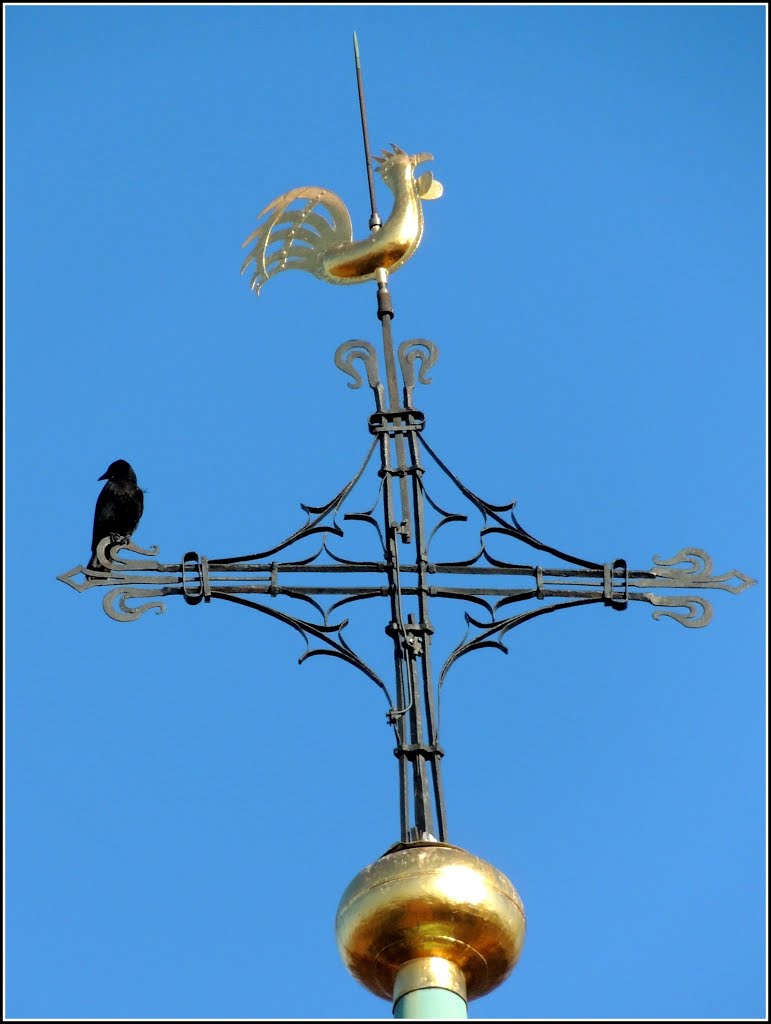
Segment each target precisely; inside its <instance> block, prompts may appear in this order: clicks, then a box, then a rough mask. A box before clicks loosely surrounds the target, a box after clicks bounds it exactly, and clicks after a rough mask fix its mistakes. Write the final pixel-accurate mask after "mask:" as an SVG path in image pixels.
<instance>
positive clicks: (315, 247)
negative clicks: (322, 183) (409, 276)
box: [241, 144, 443, 295]
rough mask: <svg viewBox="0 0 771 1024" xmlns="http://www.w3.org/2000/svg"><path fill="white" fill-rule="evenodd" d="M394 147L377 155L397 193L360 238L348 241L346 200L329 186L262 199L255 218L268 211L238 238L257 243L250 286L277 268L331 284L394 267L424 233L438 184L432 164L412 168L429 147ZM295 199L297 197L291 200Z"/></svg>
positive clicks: (381, 169)
mask: <svg viewBox="0 0 771 1024" xmlns="http://www.w3.org/2000/svg"><path fill="white" fill-rule="evenodd" d="M391 148H392V150H393V152H391V153H389V152H387V151H386V150H383V156H376V157H375V160H376V161H377V163H378V166H377V170H378V172H379V173H380V175H381V177H382V179H383V181H384V182H385V183H386V185H387V186H388V188H389V189H390V190H391V191H392V192H393V194H394V205H393V209H392V211H391V215H390V216H389V217H388V219H387V220H386V222H385V224H383V226H382V227H378V228H373V229H372V231H371V232H370V235H369V237H368V238H365V239H363V240H362V241H360V242H354V241H353V226H352V224H351V218H350V215H349V213H348V210H347V209H346V207H345V204H344V203H343V201H342V200H341V199H340V197H339V196H337V195H335V193H334V192H329V191H327V189H323V188H318V187H317V186H315V185H308V186H305V187H303V188H295V189H292V191H291V192H285V193H284V194H283V195H280V196H278V198H277V199H274V200H273V202H272V203H269V204H268V205H267V206H266V207H265V209H264V210H263V211H262V212H261V213H260V214H259V215H258V220H259V219H260V218H262V217H265V218H266V219H265V220H264V221H263V223H262V224H260V225H259V227H258V228H257V229H256V230H255V231H253V232H252V233H251V235H249V237H248V238H247V239H246V241H245V242H244V243H243V248H245V247H246V246H247V245H251V244H252V243H253V242H254V243H255V244H254V246H253V248H252V250H251V251H250V253H249V255H248V256H247V257H246V259H245V260H244V262H243V264H242V266H241V273H242V274H243V272H244V271H245V270H246V268H247V267H248V266H249V264H250V263H252V262H253V263H254V272H253V274H252V277H251V281H250V287H251V289H252V291H253V292H254V293H255V294H256V295H259V292H260V288H262V286H263V285H264V284H265V282H266V281H267V280H268V278H270V277H274V276H275V275H276V274H279V273H281V271H282V270H307V271H308V273H310V274H313V275H314V277H318V278H320V279H321V280H322V281H328V282H329V283H330V284H359V283H361V282H362V281H374V280H375V274H376V272H377V271H378V270H379V269H381V268H383V269H385V270H388V271H389V272H390V273H393V272H394V271H395V270H398V269H399V267H402V266H404V264H405V263H406V262H407V260H408V259H409V258H410V257H411V256H412V254H413V253H414V252H415V250H416V249H417V247H418V245H420V239H421V237H422V235H423V205H422V204H423V200H425V199H438V198H439V197H440V196H441V194H442V191H443V189H442V186H441V185H440V183H439V182H438V181H436V180H435V179H434V176H433V175H432V174H431V172H430V171H426V172H425V173H423V174H421V175H419V176H418V177H417V178H416V177H415V175H414V174H413V171H414V170H415V168H416V167H417V166H418V165H419V164H423V163H425V162H426V161H428V160H433V159H434V158H433V156H432V155H431V154H430V153H416V154H413V155H412V156H411V155H410V154H409V153H405V152H404V150H403V149H399V147H398V146H395V145H393V144H392V147H391ZM294 204H301V205H297V206H296V207H295V208H292V207H293V205H294ZM322 214H323V215H324V216H322Z"/></svg>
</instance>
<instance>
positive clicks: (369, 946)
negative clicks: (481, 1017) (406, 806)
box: [335, 842, 525, 999]
mask: <svg viewBox="0 0 771 1024" xmlns="http://www.w3.org/2000/svg"><path fill="white" fill-rule="evenodd" d="M335 931H336V934H337V945H338V948H339V950H340V955H341V957H342V959H343V962H344V963H345V966H346V967H347V968H348V970H349V971H350V972H351V974H352V975H353V976H354V978H356V979H357V980H358V981H360V982H361V983H362V985H364V986H365V987H366V988H368V989H369V990H370V991H371V992H374V993H375V995H378V996H382V997H383V998H384V999H391V998H392V997H393V990H394V981H395V979H396V975H397V973H398V972H399V970H400V968H402V967H403V966H404V965H405V964H407V963H409V962H410V961H412V960H417V959H420V958H426V957H440V958H442V959H444V960H447V961H449V962H450V963H451V964H454V965H455V966H456V967H458V968H459V969H460V970H461V971H462V973H463V977H464V978H465V982H466V993H465V998H467V999H475V998H477V997H478V996H483V995H485V994H486V993H487V992H490V991H492V989H494V988H496V987H497V986H498V985H500V984H501V982H502V981H504V980H505V979H506V978H507V977H508V976H509V974H510V973H511V971H512V970H513V968H514V965H515V964H516V963H517V960H518V959H519V955H520V953H521V952H522V945H523V943H524V940H525V914H524V910H523V908H522V901H521V900H520V898H519V895H518V893H517V891H516V889H515V888H514V886H513V885H512V884H511V882H510V881H509V880H508V878H507V877H506V876H505V875H504V874H503V873H502V872H500V871H498V869H497V868H494V867H493V866H492V864H488V863H487V861H484V860H482V859H481V858H480V857H475V856H474V855H473V854H471V853H468V852H467V851H466V850H462V849H461V848H460V847H458V846H451V845H450V844H449V843H438V842H420V843H401V844H399V845H397V846H395V847H394V848H393V849H392V850H390V851H389V852H388V853H386V854H384V855H383V856H382V857H380V859H379V860H376V861H375V863H374V864H370V865H369V866H368V867H366V868H364V870H363V871H361V872H360V873H359V874H358V875H357V876H356V878H354V880H353V881H352V882H351V884H350V885H349V886H348V888H347V889H346V890H345V892H344V893H343V896H342V899H341V900H340V906H339V907H338V910H337V921H336V925H335Z"/></svg>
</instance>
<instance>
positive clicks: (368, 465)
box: [59, 283, 755, 842]
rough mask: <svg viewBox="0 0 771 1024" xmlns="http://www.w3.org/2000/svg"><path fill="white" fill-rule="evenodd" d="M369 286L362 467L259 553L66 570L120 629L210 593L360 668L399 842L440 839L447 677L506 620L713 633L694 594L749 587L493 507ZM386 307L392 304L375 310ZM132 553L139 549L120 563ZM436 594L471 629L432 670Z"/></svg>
mask: <svg viewBox="0 0 771 1024" xmlns="http://www.w3.org/2000/svg"><path fill="white" fill-rule="evenodd" d="M384 292H385V293H386V295H385V296H384V295H383V293H384ZM378 294H379V313H378V315H379V316H380V321H381V325H382V342H383V350H382V360H383V369H384V371H385V373H384V378H385V386H384V384H383V375H382V374H381V366H380V363H379V359H378V353H377V350H376V348H375V346H374V345H373V344H372V343H371V342H369V341H365V340H361V339H352V340H350V341H346V342H344V343H343V344H342V345H340V347H339V348H338V349H337V352H336V353H335V363H336V365H337V366H338V367H339V368H340V369H341V370H343V372H344V373H346V374H347V375H348V376H350V378H351V381H350V382H349V385H348V386H349V387H350V388H354V389H356V388H360V387H361V386H362V385H363V383H364V379H365V377H366V381H367V383H368V385H369V387H370V388H371V390H372V392H373V397H374V406H375V408H374V412H373V413H372V414H371V415H370V417H369V431H370V434H371V435H372V441H371V443H370V445H369V447H368V449H367V451H366V453H365V455H364V458H363V460H362V463H361V465H360V466H359V468H358V470H357V471H356V473H355V474H354V476H353V477H352V478H351V480H350V481H349V482H348V483H347V484H346V485H345V486H344V487H343V488H342V489H341V490H340V491H339V492H338V493H337V494H336V495H335V496H334V497H333V498H332V499H331V500H330V501H328V502H326V503H325V504H323V505H303V506H302V508H303V510H304V511H305V513H306V517H307V518H306V521H305V523H303V525H302V526H300V527H299V528H298V529H297V530H295V531H294V532H293V533H292V534H290V535H289V537H287V538H286V539H285V540H283V541H282V542H281V543H279V544H277V545H275V546H274V547H271V548H268V549H266V550H264V551H258V552H254V553H250V554H245V555H235V556H228V557H216V558H207V557H205V556H203V555H201V554H199V553H197V552H195V551H188V552H187V553H186V554H185V555H184V556H183V558H182V559H181V561H180V562H179V563H174V564H166V563H161V562H159V561H157V560H156V556H157V554H158V551H157V549H150V550H147V549H143V548H140V547H138V546H137V545H135V544H133V543H126V542H123V541H118V542H117V543H115V544H113V543H112V541H111V539H110V538H105V539H104V540H103V541H102V542H101V543H100V544H99V545H98V547H97V558H98V559H99V561H100V563H101V564H102V565H103V566H104V570H103V571H102V572H97V571H94V570H87V569H86V567H84V566H83V565H79V566H76V567H75V568H74V569H71V570H70V571H69V572H67V573H64V574H62V575H61V576H59V579H60V580H62V582H64V583H67V584H68V585H69V586H71V587H73V588H74V589H75V590H78V591H81V592H82V591H86V590H90V589H92V588H94V587H100V588H106V591H107V592H106V593H105V596H104V610H105V611H106V613H107V614H108V615H109V616H110V617H111V618H113V619H116V620H118V621H122V622H128V621H134V620H136V619H138V618H140V616H141V615H143V614H144V613H145V612H147V611H149V610H151V609H153V610H155V611H156V612H157V613H160V612H162V611H163V610H164V608H165V604H164V601H163V600H162V599H164V598H167V597H171V596H175V595H178V596H181V597H183V598H184V600H185V601H186V602H187V603H188V604H190V605H196V604H200V603H204V604H206V603H209V602H210V601H212V600H214V599H216V600H223V601H230V602H232V603H235V604H240V605H244V606H246V607H248V608H253V609H255V610H257V611H260V612H263V613H264V614H266V615H269V616H271V617H272V618H274V619H277V620H278V621H280V622H284V623H286V624H287V625H289V626H291V627H292V628H293V629H295V630H296V631H297V632H298V633H299V634H300V635H301V636H302V637H303V639H304V640H305V643H306V649H305V652H304V653H303V654H302V656H301V657H300V659H299V660H300V662H304V661H306V660H307V659H309V658H311V657H313V656H316V655H328V656H332V657H335V658H338V659H340V660H342V661H344V662H346V663H347V664H349V665H351V666H353V667H354V668H356V669H357V670H358V671H360V672H361V673H363V675H365V676H366V677H367V678H368V679H370V680H371V681H372V682H374V683H375V684H376V685H377V686H378V688H379V689H380V690H381V691H382V692H383V694H384V696H385V697H386V699H387V702H388V710H387V713H386V718H387V722H388V724H389V725H390V726H391V727H392V729H393V733H394V738H395V750H394V753H395V754H396V757H397V760H398V765H399V803H400V818H401V839H402V841H403V842H406V841H410V840H414V839H415V838H419V837H420V836H422V835H430V836H434V837H435V838H437V839H440V840H446V838H447V823H446V813H445V805H444V796H443V792H442V782H441V758H442V755H443V750H442V748H441V746H440V743H439V703H440V697H441V692H442V687H443V684H444V682H445V679H446V677H447V674H448V672H449V671H450V670H451V668H452V667H453V666H454V665H455V664H456V663H457V662H458V660H459V659H460V658H462V657H465V656H466V655H467V654H470V653H472V652H473V651H477V650H482V649H485V648H492V649H497V650H500V651H503V652H504V653H505V652H507V647H506V645H505V643H504V639H505V637H506V634H507V633H509V632H510V630H512V629H513V628H514V627H515V626H519V625H521V624H523V623H525V622H527V621H529V620H531V619H533V618H536V617H537V616H540V615H544V614H547V613H551V612H555V611H559V610H563V609H567V608H575V607H579V606H584V605H590V604H600V605H604V606H606V607H608V608H612V609H615V610H617V611H622V610H624V609H625V608H626V607H627V606H628V604H629V603H630V602H633V601H645V602H647V603H648V604H651V605H653V606H654V609H655V610H654V612H653V617H654V618H657V619H658V618H661V617H669V618H672V619H674V620H675V621H677V622H680V623H681V624H682V625H684V626H688V627H692V628H693V627H701V626H706V625H707V624H708V623H709V621H710V620H711V617H712V606H711V603H710V601H708V600H707V599H706V598H705V597H703V596H694V595H693V594H692V591H694V590H702V591H703V590H714V589H720V590H725V591H728V592H729V593H733V594H738V593H740V592H741V591H742V590H745V589H746V588H747V587H749V586H751V585H752V584H753V583H755V580H752V579H750V578H749V577H748V576H746V575H744V573H741V572H738V571H736V570H732V571H731V572H728V573H724V574H722V575H719V576H716V575H714V573H713V566H712V561H711V559H710V557H709V555H707V553H706V552H704V551H702V550H700V549H698V548H684V549H682V550H681V551H679V552H678V553H677V554H676V555H674V556H673V557H672V558H668V559H662V558H660V557H659V556H658V555H656V556H654V558H653V564H652V566H651V567H650V568H648V569H629V568H628V567H627V563H626V562H625V561H624V559H621V558H617V559H615V560H613V561H610V562H607V563H602V562H595V561H590V560H587V559H584V558H579V557H576V556H574V555H570V554H567V553H566V552H564V551H561V550H559V549H558V548H556V547H554V546H552V545H549V544H546V543H544V542H543V541H541V540H538V539H536V538H535V537H534V536H533V535H532V534H530V533H528V531H527V530H525V529H524V527H523V526H522V525H521V524H520V522H519V520H518V519H517V517H516V516H515V515H514V503H513V502H512V503H510V504H508V505H494V504H492V503H490V502H488V501H486V500H484V499H483V498H481V497H479V496H478V495H476V494H475V493H474V492H473V491H471V490H470V489H469V488H468V487H466V485H465V484H463V483H462V482H461V480H460V479H459V478H458V476H457V475H456V474H455V473H453V472H452V470H451V469H450V468H449V467H448V466H447V464H446V463H445V462H444V461H443V460H442V459H441V458H440V457H439V455H438V454H437V453H436V452H435V450H434V449H433V447H432V446H431V445H430V444H429V443H428V441H427V440H426V438H425V436H424V428H425V417H424V416H423V414H422V413H421V412H420V411H419V410H418V409H416V408H415V405H414V391H415V388H416V386H417V385H418V384H429V383H430V377H429V372H430V371H431V369H432V367H433V366H434V364H435V363H436V360H437V358H438V354H439V353H438V349H437V347H436V345H434V343H433V342H431V341H428V340H426V339H424V338H415V339H411V340H407V341H403V342H402V343H401V344H400V345H399V346H398V349H396V351H394V343H393V338H392V334H391V319H392V315H393V313H392V308H393V307H392V303H391V302H390V296H389V295H388V288H387V284H386V283H381V284H380V285H379V289H378ZM384 306H385V307H386V308H390V310H391V311H390V312H385V313H383V307H384ZM399 378H401V379H399ZM376 452H377V454H378V455H379V459H377V457H376V455H375V453H376ZM378 463H379V465H378ZM375 469H376V473H375V472H374V471H375ZM368 471H369V474H370V476H372V477H374V479H372V480H370V478H369V476H368V475H367V473H368ZM432 474H436V478H437V479H438V480H443V481H444V482H445V483H446V484H447V486H448V489H449V491H450V493H451V494H455V495H456V497H459V498H460V499H462V501H463V502H464V503H465V506H466V511H463V512H459V511H452V510H447V509H445V508H443V507H442V505H441V504H440V503H439V500H438V499H437V498H436V497H435V496H433V495H432V492H431V490H430V488H429V482H428V481H429V480H430V479H433V476H432ZM365 481H366V483H367V484H368V485H370V486H371V487H373V488H374V491H375V493H374V496H373V494H372V493H371V492H370V495H369V499H368V503H367V504H366V505H365V507H364V509H363V510H352V509H350V506H351V504H352V497H353V495H354V494H358V492H359V490H360V489H362V488H363V486H364V485H365ZM378 506H380V509H381V513H380V515H378V512H377V509H378ZM349 509H350V510H349ZM472 513H474V514H476V515H477V516H478V517H479V519H480V520H481V523H480V525H479V529H478V531H477V530H474V531H472V533H471V536H472V537H473V538H474V543H473V547H472V550H471V551H470V552H467V553H466V556H465V557H459V558H457V559H454V560H451V561H448V560H443V559H434V558H433V557H432V546H433V545H434V543H435V541H436V538H437V536H438V535H439V534H440V532H441V531H444V530H445V529H446V528H447V527H449V526H451V525H452V524H462V523H466V524H468V522H469V519H470V515H471V514H472ZM358 523H364V524H368V525H369V526H370V527H371V528H372V533H371V534H370V536H371V537H372V539H374V543H375V548H374V556H373V557H372V558H370V559H361V558H359V559H356V558H349V557H346V556H345V555H344V554H342V553H341V552H340V550H339V549H338V547H337V546H338V545H339V544H340V543H341V542H344V541H345V540H346V539H347V537H348V536H349V532H350V529H351V528H352V527H353V524H358ZM467 534H468V526H466V528H465V530H464V536H466V535H467ZM512 542H516V543H519V544H524V545H525V546H526V547H528V548H530V549H531V550H535V551H537V552H540V553H542V554H544V555H546V556H550V557H552V558H554V559H555V560H556V561H558V562H560V563H562V564H560V565H555V566H547V565H541V564H535V565H532V564H525V563H522V562H519V561H513V560H510V559H509V558H504V557H501V554H500V552H499V551H498V550H497V549H495V547H494V545H496V544H498V545H500V544H510V543H512ZM126 553H129V554H133V555H139V556H145V557H144V558H128V557H126ZM656 591H665V593H663V594H661V593H656ZM683 591H685V593H682V592H683ZM373 599H374V600H376V601H380V602H383V603H384V604H385V606H386V608H387V621H386V625H385V633H386V634H387V636H388V637H389V643H390V646H391V647H392V661H393V670H392V672H393V675H392V678H390V679H389V678H388V677H389V675H390V672H389V671H388V670H387V665H386V668H385V669H382V668H381V669H379V670H378V668H376V667H375V666H374V665H373V664H371V658H366V657H364V656H363V655H362V654H361V653H360V652H359V651H357V650H356V649H355V648H354V646H352V644H351V643H349V639H348V627H349V618H348V617H347V615H348V614H349V613H351V612H352V611H353V610H354V609H355V607H356V606H357V605H358V604H359V603H361V602H365V601H371V600H373ZM435 601H443V602H445V601H450V602H464V603H465V605H466V608H467V610H466V611H465V616H464V618H465V626H466V632H465V635H464V636H462V637H460V638H459V639H458V641H457V643H456V644H455V646H454V647H453V648H452V650H451V651H450V652H449V653H448V654H447V655H446V656H445V657H444V658H443V661H442V663H441V665H439V666H438V671H437V672H436V673H435V672H434V667H433V664H432V651H433V639H434V627H433V625H432V621H431V615H430V609H431V606H432V602H435ZM127 602H132V604H128V603H127ZM136 602H138V603H136ZM297 602H301V603H302V605H303V608H304V609H305V610H304V612H303V613H302V614H294V611H293V610H290V609H288V608H286V607H285V606H286V605H287V604H288V605H290V606H292V605H296V603H297ZM279 605H282V606H279Z"/></svg>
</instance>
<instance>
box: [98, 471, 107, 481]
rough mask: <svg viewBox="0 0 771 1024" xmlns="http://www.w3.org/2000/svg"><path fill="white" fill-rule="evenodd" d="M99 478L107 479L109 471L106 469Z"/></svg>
mask: <svg viewBox="0 0 771 1024" xmlns="http://www.w3.org/2000/svg"><path fill="white" fill-rule="evenodd" d="M98 479H99V480H106V479H107V471H105V472H104V473H102V475H101V476H100V477H98Z"/></svg>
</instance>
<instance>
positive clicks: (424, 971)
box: [391, 956, 466, 1006]
mask: <svg viewBox="0 0 771 1024" xmlns="http://www.w3.org/2000/svg"><path fill="white" fill-rule="evenodd" d="M424 988H445V989H447V990H448V991H450V992H454V993H455V994H456V995H459V996H460V997H461V999H463V1000H464V1001H465V999H466V977H465V975H464V973H463V971H462V970H461V969H460V967H458V966H457V964H454V963H451V961H449V960H444V959H443V958H442V957H438V956H422V957H419V958H418V959H417V960H409V961H408V962H407V963H406V964H405V965H404V966H403V967H400V968H399V970H398V971H397V972H396V978H395V980H394V990H393V995H392V997H391V998H392V999H393V1003H394V1006H395V1005H396V1004H397V1003H398V1002H399V1000H400V999H401V997H402V996H406V995H408V994H409V993H410V992H416V991H417V990H419V989H424Z"/></svg>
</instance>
